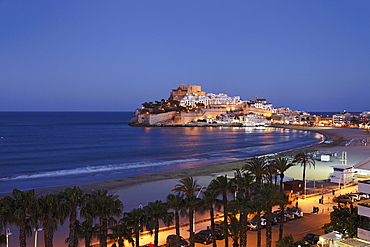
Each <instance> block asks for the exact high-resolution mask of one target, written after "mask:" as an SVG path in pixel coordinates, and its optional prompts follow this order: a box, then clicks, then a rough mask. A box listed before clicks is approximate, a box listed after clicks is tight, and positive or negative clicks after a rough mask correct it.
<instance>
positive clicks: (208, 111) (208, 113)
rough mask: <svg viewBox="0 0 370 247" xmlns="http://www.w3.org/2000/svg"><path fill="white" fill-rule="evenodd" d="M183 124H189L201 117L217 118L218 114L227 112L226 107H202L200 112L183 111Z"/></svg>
mask: <svg viewBox="0 0 370 247" xmlns="http://www.w3.org/2000/svg"><path fill="white" fill-rule="evenodd" d="M180 114H181V117H180V119H181V124H188V123H190V122H192V121H194V122H195V121H197V120H199V119H206V118H215V117H216V116H218V115H221V114H226V108H224V107H212V108H201V109H200V111H199V112H181V113H180Z"/></svg>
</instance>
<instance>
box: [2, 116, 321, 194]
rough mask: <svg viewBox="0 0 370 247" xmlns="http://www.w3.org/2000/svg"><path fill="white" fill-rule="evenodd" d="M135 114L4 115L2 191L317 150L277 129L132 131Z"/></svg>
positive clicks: (299, 135)
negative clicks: (288, 151)
mask: <svg viewBox="0 0 370 247" xmlns="http://www.w3.org/2000/svg"><path fill="white" fill-rule="evenodd" d="M133 115H134V112H0V193H6V192H11V191H12V190H13V189H15V188H17V189H20V190H27V189H35V188H44V187H53V186H59V185H72V184H78V183H84V182H91V181H101V180H109V179H116V178H124V177H133V176H145V175H149V174H153V173H161V172H167V171H173V170H181V169H187V168H194V167H200V166H206V165H210V164H216V163H224V162H231V161H236V160H243V159H246V158H250V157H255V156H259V155H264V154H270V153H278V152H281V151H285V150H291V149H296V148H300V147H305V146H310V145H313V144H316V143H318V142H321V141H322V138H323V137H322V136H321V135H320V134H317V133H312V132H307V131H297V130H287V129H279V128H273V127H267V128H262V129H261V128H251V127H217V128H216V127H151V128H150V127H131V126H129V125H128V123H129V121H130V119H131V118H132V117H133Z"/></svg>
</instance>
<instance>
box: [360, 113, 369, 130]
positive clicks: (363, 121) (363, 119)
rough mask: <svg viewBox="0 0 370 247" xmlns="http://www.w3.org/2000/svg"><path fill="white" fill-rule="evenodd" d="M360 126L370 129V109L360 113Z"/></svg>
mask: <svg viewBox="0 0 370 247" xmlns="http://www.w3.org/2000/svg"><path fill="white" fill-rule="evenodd" d="M359 127H360V128H364V129H370V111H365V112H362V113H361V114H360V124H359Z"/></svg>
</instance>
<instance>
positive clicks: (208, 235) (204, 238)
mask: <svg viewBox="0 0 370 247" xmlns="http://www.w3.org/2000/svg"><path fill="white" fill-rule="evenodd" d="M215 232H216V236H215V239H216V240H220V239H224V238H225V234H224V232H223V231H222V230H221V229H218V228H216V229H215ZM194 241H195V242H198V243H203V244H210V243H212V241H213V238H212V230H211V229H207V230H202V231H200V232H198V233H196V234H195V235H194Z"/></svg>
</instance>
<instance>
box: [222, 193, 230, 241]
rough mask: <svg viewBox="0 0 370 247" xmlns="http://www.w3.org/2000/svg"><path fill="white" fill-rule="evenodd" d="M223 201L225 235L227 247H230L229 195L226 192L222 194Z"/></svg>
mask: <svg viewBox="0 0 370 247" xmlns="http://www.w3.org/2000/svg"><path fill="white" fill-rule="evenodd" d="M222 200H223V203H224V229H225V231H224V234H225V247H229V231H228V224H227V194H226V192H224V193H222Z"/></svg>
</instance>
